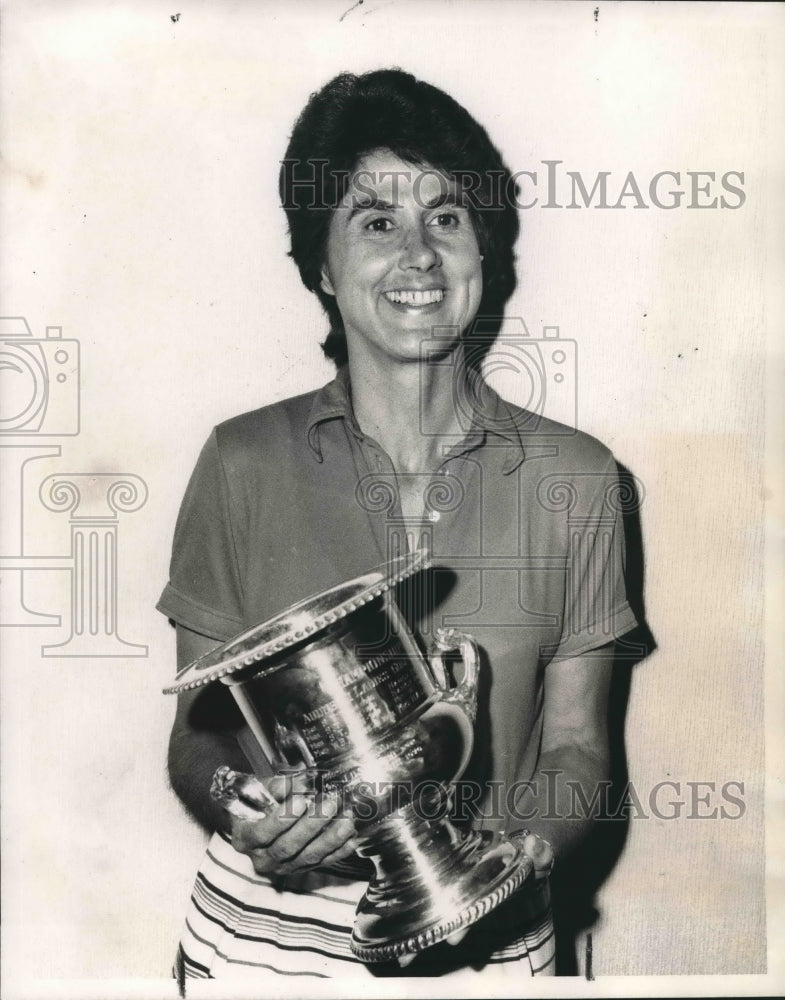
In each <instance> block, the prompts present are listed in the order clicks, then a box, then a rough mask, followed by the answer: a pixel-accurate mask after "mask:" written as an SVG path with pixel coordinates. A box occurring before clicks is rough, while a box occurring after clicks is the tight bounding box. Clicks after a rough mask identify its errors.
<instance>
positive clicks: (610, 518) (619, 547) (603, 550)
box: [553, 456, 637, 660]
mask: <svg viewBox="0 0 785 1000" xmlns="http://www.w3.org/2000/svg"><path fill="white" fill-rule="evenodd" d="M570 488H571V490H572V502H571V504H570V509H569V511H568V513H567V534H568V544H567V565H566V586H565V602H564V617H563V625H562V634H561V638H560V641H559V645H558V647H557V649H556V652H555V655H554V657H553V658H554V659H556V660H560V659H566V658H567V657H570V656H578V655H580V654H582V653H587V652H589V651H591V650H592V649H597V648H599V647H600V646H604V645H606V644H607V643H609V642H612V641H613V640H614V639H618V638H620V637H621V636H622V635H624V634H625V633H626V632H629V631H630V630H631V629H633V628H635V626H636V625H637V619H636V617H635V614H634V612H633V610H632V608H631V607H630V604H629V602H628V600H627V589H626V584H625V568H626V559H625V545H624V521H623V513H624V511H625V509H626V508H627V507H628V506H629V504H630V501H631V498H630V497H629V496H627V493H628V492H629V491H628V490H627V489H626V487H625V486H624V484H622V483H621V482H620V481H619V475H618V470H617V467H616V463H615V461H614V460H613V457H612V456H610V459H609V462H608V464H607V465H606V467H605V468H604V470H603V471H601V472H597V473H580V474H577V475H576V476H575V477H574V478H573V480H572V482H571V483H570Z"/></svg>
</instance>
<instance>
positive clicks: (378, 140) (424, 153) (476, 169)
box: [279, 69, 518, 366]
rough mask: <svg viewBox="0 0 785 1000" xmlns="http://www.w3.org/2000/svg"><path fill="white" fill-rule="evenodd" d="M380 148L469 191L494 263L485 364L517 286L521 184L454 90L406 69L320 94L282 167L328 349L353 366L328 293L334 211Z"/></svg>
mask: <svg viewBox="0 0 785 1000" xmlns="http://www.w3.org/2000/svg"><path fill="white" fill-rule="evenodd" d="M377 149H389V150H390V151H391V152H392V153H394V154H395V155H396V156H398V157H399V158H400V159H402V160H405V161H406V162H408V163H413V164H417V165H420V166H425V165H427V166H430V167H433V168H435V169H437V170H440V171H443V172H444V173H445V174H447V175H449V176H451V177H453V178H454V179H456V180H457V182H458V184H459V186H460V190H461V191H463V192H464V195H465V201H466V204H467V205H468V208H469V212H470V215H471V218H472V221H473V223H474V226H475V231H476V233H477V239H478V243H479V246H480V253H481V254H482V255H483V257H484V261H483V264H482V270H483V295H482V299H481V301H480V306H479V309H478V313H477V320H476V322H475V323H474V324H472V329H471V330H470V331H469V337H468V343H470V344H471V356H470V357H469V359H468V360H469V361H470V362H471V363H474V364H478V363H479V361H480V360H481V358H482V357H483V356H484V354H485V353H486V352H487V350H488V348H489V347H490V345H491V344H492V343H493V340H494V338H495V336H496V334H497V333H498V330H499V327H500V325H501V317H502V313H503V311H504V305H505V303H506V302H507V299H508V298H509V297H510V295H511V294H512V291H513V289H514V288H515V254H514V246H515V240H516V239H517V236H518V214H517V209H516V206H515V185H514V182H513V180H512V178H511V176H510V171H509V170H508V168H507V167H506V165H505V164H504V162H503V161H502V158H501V155H500V153H499V152H498V150H497V149H496V147H495V146H494V145H493V143H492V142H491V140H490V139H489V137H488V134H487V132H486V131H485V129H484V128H483V127H482V126H481V125H480V124H479V123H478V122H476V121H475V120H474V118H472V116H471V115H470V114H469V112H468V111H467V110H466V109H465V108H464V107H462V106H461V105H460V104H459V103H458V102H457V101H455V100H454V99H453V98H452V97H450V96H449V95H448V94H446V93H444V91H442V90H439V89H438V88H437V87H434V86H432V85H431V84H429V83H425V82H423V81H422V80H417V79H416V78H415V77H414V76H412V75H411V74H410V73H405V72H403V71H402V70H400V69H383V70H375V71H374V72H371V73H364V74H362V75H361V76H356V75H355V74H353V73H341V74H340V75H339V76H336V77H335V78H334V79H332V80H330V82H329V83H327V84H326V85H325V86H324V87H322V89H321V90H319V91H318V92H317V93H315V94H312V95H311V98H310V100H309V101H308V103H307V104H306V106H305V108H304V109H303V111H302V113H301V114H300V116H299V118H298V119H297V121H296V123H295V126H294V130H293V132H292V136H291V139H290V141H289V146H288V149H287V150H286V157H285V159H284V160H283V161H282V164H281V171H280V176H279V188H280V195H281V202H282V204H283V207H284V210H285V212H286V216H287V220H288V223H289V235H290V239H291V251H290V256H291V257H292V258H293V259H294V262H295V263H296V265H297V267H298V269H299V271H300V277H301V278H302V280H303V283H304V285H305V287H306V288H307V289H309V290H310V291H312V292H314V293H315V294H316V295H317V296H318V298H319V301H320V302H321V304H322V306H323V308H324V310H325V312H326V313H327V316H328V318H329V321H330V332H329V334H328V336H327V339H326V340H325V342H324V343H323V344H322V348H323V350H324V352H325V354H326V355H327V357H328V358H331V359H332V360H334V361H335V363H336V365H339V366H340V365H342V364H345V363H346V360H347V347H346V334H345V331H344V327H343V321H342V319H341V314H340V311H339V310H338V306H337V304H336V302H335V298H334V297H333V296H331V295H328V294H327V293H325V292H324V291H323V290H322V288H321V285H320V282H321V271H322V265H323V263H324V256H325V253H326V247H327V236H328V232H329V226H330V219H331V217H332V213H333V211H334V209H335V208H336V207H337V205H338V204H339V203H340V201H341V199H342V198H343V196H344V194H345V193H346V187H347V183H348V180H349V177H350V176H351V174H352V173H353V171H354V170H355V169H356V167H357V164H358V163H359V161H360V160H361V159H362V158H363V157H364V156H366V155H368V154H369V153H371V152H372V151H374V150H377ZM480 330H481V331H482V332H481V333H480V332H479V331H480Z"/></svg>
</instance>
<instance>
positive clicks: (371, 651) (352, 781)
mask: <svg viewBox="0 0 785 1000" xmlns="http://www.w3.org/2000/svg"><path fill="white" fill-rule="evenodd" d="M427 566H428V559H427V557H426V556H425V555H424V554H423V553H422V552H415V553H414V554H412V555H407V556H402V557H400V558H398V559H394V560H392V561H391V562H389V563H387V564H385V565H384V566H382V567H380V568H378V569H376V570H373V571H372V572H370V573H366V574H363V575H362V576H358V577H355V578H354V579H352V580H349V581H346V582H345V583H342V584H340V585H339V586H337V587H332V588H330V589H329V590H325V591H322V592H321V593H319V594H316V595H314V596H313V597H310V598H307V599H306V600H304V601H301V602H299V603H297V604H295V605H294V606H292V607H290V608H289V609H287V610H286V611H284V612H282V613H281V614H279V615H277V616H275V617H274V618H272V619H270V620H269V621H267V622H264V623H262V624H261V625H257V626H255V627H254V628H252V629H249V630H247V631H245V632H243V633H241V634H240V635H238V636H236V637H235V638H234V639H231V640H229V641H228V642H225V643H223V644H222V645H220V646H218V647H217V648H216V649H214V650H212V651H211V652H210V653H208V654H206V655H205V656H203V657H201V658H200V659H198V660H196V661H194V662H193V663H191V664H188V665H187V666H186V667H184V668H183V669H182V670H181V671H179V672H178V674H177V677H176V679H175V683H174V684H173V685H171V686H170V687H168V688H166V689H165V693H167V694H172V693H177V692H180V691H187V690H191V689H194V688H197V687H201V686H203V685H206V684H210V683H213V682H215V681H218V680H220V681H221V682H222V683H223V684H225V685H227V686H228V687H229V689H230V691H231V692H232V694H233V696H234V698H235V700H236V702H237V704H238V706H239V708H240V710H241V712H242V714H243V717H244V719H245V721H246V723H247V725H248V728H249V729H250V731H251V733H252V734H253V736H254V737H255V739H256V741H257V743H258V745H259V747H260V748H261V750H262V752H263V753H264V755H265V757H266V758H267V761H268V762H269V764H270V766H271V767H272V769H273V771H279V772H280V771H285V772H288V773H291V772H292V771H298V770H299V771H303V772H305V774H306V775H307V777H308V779H309V782H310V787H311V788H312V790H313V792H314V794H316V793H318V794H321V795H336V796H338V797H339V799H340V801H341V805H342V807H343V809H344V810H346V811H348V812H349V813H350V814H351V815H352V816H353V818H354V820H355V826H356V828H357V840H358V848H357V854H358V855H359V856H360V857H361V858H366V859H369V860H370V861H371V862H372V863H373V866H374V871H375V874H374V876H373V877H372V878H371V880H370V883H369V885H368V888H367V890H366V892H365V895H364V896H363V898H362V899H361V900H360V903H359V904H358V907H357V912H356V916H355V923H354V928H353V931H352V939H351V947H352V951H353V953H354V954H355V955H356V956H357V957H358V958H360V959H361V960H362V961H364V962H380V961H387V960H390V959H394V958H398V957H401V956H403V955H406V954H411V953H416V952H418V951H422V950H423V949H425V948H428V947H430V946H431V945H433V944H435V943H437V942H438V941H441V940H443V939H445V938H447V937H449V936H450V935H452V934H453V933H455V932H456V931H458V930H461V929H462V928H465V927H468V926H470V925H471V924H473V923H475V922H476V921H477V920H479V919H480V918H481V917H482V916H483V915H484V914H486V913H488V912H489V911H490V910H492V909H494V908H495V907H496V906H498V905H499V904H500V903H501V902H502V901H503V900H504V899H506V898H507V897H508V896H509V895H510V894H511V893H512V892H514V891H515V890H516V889H518V888H519V887H520V886H521V885H522V884H523V882H524V881H525V880H526V879H527V878H528V877H529V876H530V875H531V874H532V862H531V859H529V858H528V857H527V856H526V855H525V854H524V852H523V849H522V846H521V843H520V841H519V840H517V839H515V840H513V839H507V838H505V837H503V836H501V835H500V834H495V833H490V832H488V831H484V832H478V831H469V832H468V833H464V832H462V831H460V830H459V829H458V828H456V827H455V826H454V825H453V823H452V821H451V820H450V819H449V817H448V815H447V814H448V811H449V807H450V797H451V790H452V787H453V785H454V783H455V781H457V780H458V778H459V777H460V776H461V774H462V773H463V771H464V769H465V767H466V764H467V763H468V759H469V756H470V754H471V749H472V746H473V725H474V717H475V713H476V705H477V675H478V667H479V657H478V653H477V647H476V644H475V642H474V640H473V639H472V637H471V636H469V635H466V634H465V633H461V632H458V631H457V630H455V629H437V630H436V641H435V643H434V646H433V649H432V650H431V651H430V653H429V655H428V656H426V655H425V654H424V653H423V651H422V649H421V648H420V645H419V643H418V640H417V639H416V638H415V636H414V635H413V633H412V632H411V630H410V628H409V626H408V624H407V622H406V620H405V618H404V616H403V615H402V613H401V611H400V610H399V608H398V606H397V603H396V601H395V599H394V588H395V587H396V586H397V585H398V584H399V583H401V582H403V581H404V580H406V579H407V578H408V577H411V576H413V575H414V574H416V573H418V572H420V571H422V570H424V569H426V568H427ZM448 656H450V657H452V658H455V659H458V660H460V662H461V664H462V671H463V676H462V677H461V679H460V681H459V682H457V683H456V682H454V681H453V679H452V677H451V672H450V669H449V667H448ZM212 794H213V797H214V798H215V799H216V800H217V801H219V802H220V803H221V804H222V805H223V806H224V808H226V809H227V810H228V811H229V812H231V813H234V814H235V815H237V816H242V817H244V818H249V819H251V818H259V817H260V816H263V815H264V814H265V812H266V811H267V810H269V808H270V807H271V806H273V805H276V803H275V802H274V800H273V799H272V797H271V796H270V794H269V793H268V792H267V790H266V788H265V786H264V784H263V783H262V781H260V780H259V779H258V778H257V777H256V776H254V775H245V774H237V773H236V772H233V771H230V770H229V768H227V767H222V768H219V769H218V770H217V771H216V774H215V776H214V779H213V786H212ZM314 801H315V800H314Z"/></svg>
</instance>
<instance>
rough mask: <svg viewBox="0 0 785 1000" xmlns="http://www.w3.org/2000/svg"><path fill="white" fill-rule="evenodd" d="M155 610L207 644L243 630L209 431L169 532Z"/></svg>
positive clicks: (223, 491) (225, 493) (220, 477)
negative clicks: (169, 552)
mask: <svg viewBox="0 0 785 1000" xmlns="http://www.w3.org/2000/svg"><path fill="white" fill-rule="evenodd" d="M156 607H157V609H158V610H159V611H161V612H162V613H163V614H165V615H167V616H168V617H169V618H171V619H172V620H173V621H175V622H177V623H178V624H180V625H184V626H186V627H187V628H189V629H192V630H193V631H194V632H199V633H200V634H202V635H206V636H208V637H209V638H211V639H217V640H220V641H224V640H226V639H231V638H232V637H233V636H235V635H237V633H238V632H240V631H241V630H242V628H243V595H242V581H241V577H240V572H239V568H238V559H237V550H236V545H235V533H234V530H233V525H232V505H231V497H230V493H229V488H228V484H227V480H226V473H225V470H224V466H223V462H222V460H221V455H220V452H219V449H218V440H217V436H216V432H215V431H213V432H212V434H211V435H210V437H209V439H208V440H207V443H206V444H205V446H204V448H203V449H202V452H201V454H200V456H199V460H198V462H197V463H196V468H195V469H194V471H193V474H192V475H191V479H190V482H189V483H188V488H187V489H186V492H185V497H184V498H183V502H182V505H181V507H180V513H179V515H178V518H177V524H176V526H175V532H174V543H173V545H172V559H171V563H170V568H169V582H168V583H167V585H166V587H165V588H164V591H163V593H162V594H161V597H160V600H159V601H158V604H157V605H156Z"/></svg>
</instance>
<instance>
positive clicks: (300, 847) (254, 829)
mask: <svg viewBox="0 0 785 1000" xmlns="http://www.w3.org/2000/svg"><path fill="white" fill-rule="evenodd" d="M264 784H265V786H266V788H267V790H268V791H269V792H270V794H271V796H272V797H273V798H274V799H275V800H276V802H277V805H275V806H271V807H270V809H269V811H268V812H267V813H266V815H264V816H263V817H261V818H259V819H247V818H244V817H238V816H235V815H232V816H231V828H230V834H231V838H232V846H233V847H234V849H235V850H236V851H239V852H240V853H241V854H247V855H248V856H249V857H250V859H251V861H252V862H253V866H254V871H255V872H256V873H257V875H291V874H294V873H295V872H302V871H307V870H308V869H310V868H314V867H316V866H317V865H322V864H330V863H332V862H336V861H343V860H344V859H345V858H348V857H349V856H350V855H351V854H353V853H354V851H355V849H356V847H357V842H356V840H355V839H354V835H355V828H354V822H353V820H352V819H350V818H349V817H348V816H344V815H341V814H340V813H339V804H338V801H337V799H335V798H333V797H330V796H321V795H313V794H306V791H305V788H304V783H303V782H301V781H300V780H299V779H298V777H297V776H294V777H290V776H276V777H273V778H269V779H267V780H266V781H265V782H264Z"/></svg>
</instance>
